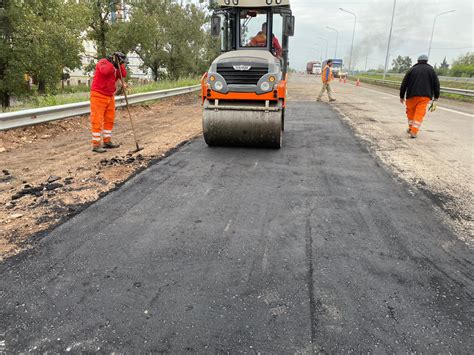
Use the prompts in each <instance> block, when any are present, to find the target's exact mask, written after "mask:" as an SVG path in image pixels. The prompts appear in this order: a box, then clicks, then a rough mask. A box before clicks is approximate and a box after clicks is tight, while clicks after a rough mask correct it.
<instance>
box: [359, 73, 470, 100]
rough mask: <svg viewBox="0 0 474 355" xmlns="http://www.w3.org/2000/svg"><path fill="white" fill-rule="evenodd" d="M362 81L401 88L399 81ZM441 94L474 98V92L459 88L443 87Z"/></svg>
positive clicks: (365, 78) (371, 79)
mask: <svg viewBox="0 0 474 355" xmlns="http://www.w3.org/2000/svg"><path fill="white" fill-rule="evenodd" d="M351 79H353V80H356V79H357V77H355V76H351ZM360 80H362V81H364V80H367V81H369V82H370V81H372V82H374V83H380V84H384V85H388V86H396V87H400V82H399V81H394V80H383V79H373V78H367V77H361V78H360ZM441 93H442V94H443V93H444V94H456V95H462V96H471V97H472V96H474V90H468V89H458V88H447V87H444V86H442V87H441Z"/></svg>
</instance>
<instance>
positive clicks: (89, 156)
mask: <svg viewBox="0 0 474 355" xmlns="http://www.w3.org/2000/svg"><path fill="white" fill-rule="evenodd" d="M132 115H133V116H134V118H135V126H136V129H137V135H138V137H139V142H140V145H141V146H142V147H144V149H143V150H142V151H140V152H138V153H135V154H131V153H130V151H131V150H132V149H134V148H135V146H134V141H133V137H132V135H131V131H130V123H129V121H128V117H127V116H126V111H124V110H122V109H119V110H118V112H117V120H116V125H115V128H114V132H113V134H114V136H113V140H114V141H116V142H119V143H121V144H122V146H121V147H120V148H118V149H113V150H110V151H108V152H107V153H104V154H94V153H92V152H91V150H90V143H89V142H90V133H89V117H88V116H83V117H76V118H71V119H67V120H63V121H57V122H52V123H47V124H42V125H37V126H32V127H28V128H23V129H15V130H10V131H5V132H0V161H1V163H0V260H2V259H3V258H5V257H9V256H12V255H15V254H17V253H18V252H19V251H21V250H23V249H25V248H28V247H30V246H31V245H33V244H34V243H35V242H36V241H37V240H39V239H40V238H41V237H42V235H43V234H44V231H46V230H48V229H49V228H51V227H52V226H54V225H57V224H58V223H60V222H61V221H63V220H64V219H66V218H68V217H70V216H72V215H74V214H76V213H78V212H79V211H81V210H82V209H83V208H85V207H86V206H87V205H88V204H90V203H91V202H94V201H96V200H97V199H98V198H99V197H100V196H102V195H104V194H105V193H107V192H108V191H110V190H112V189H114V188H116V187H117V186H119V185H120V184H121V183H123V182H124V181H125V180H127V179H128V178H129V177H130V176H131V175H132V174H134V173H136V172H138V171H140V170H142V169H144V168H145V167H147V166H148V165H150V164H151V163H153V162H154V161H157V160H158V159H160V158H162V157H164V156H166V154H167V152H170V151H172V150H173V148H175V147H176V146H178V145H180V144H181V143H182V142H184V141H187V140H190V139H192V138H194V137H196V136H198V135H199V134H201V131H202V128H201V108H200V105H199V104H198V98H197V95H196V94H190V95H185V96H178V97H175V98H169V99H166V100H163V101H161V102H159V103H156V104H153V105H151V106H146V105H145V106H134V107H132ZM42 232H43V233H42Z"/></svg>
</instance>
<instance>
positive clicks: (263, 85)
mask: <svg viewBox="0 0 474 355" xmlns="http://www.w3.org/2000/svg"><path fill="white" fill-rule="evenodd" d="M260 89H262V91H269V90H270V83H268V82H267V81H264V82H263V83H261V84H260Z"/></svg>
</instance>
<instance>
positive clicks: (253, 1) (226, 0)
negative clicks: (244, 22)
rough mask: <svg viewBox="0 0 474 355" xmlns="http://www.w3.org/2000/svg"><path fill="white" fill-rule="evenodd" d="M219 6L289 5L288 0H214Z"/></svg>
mask: <svg viewBox="0 0 474 355" xmlns="http://www.w3.org/2000/svg"><path fill="white" fill-rule="evenodd" d="M216 2H217V6H219V7H247V8H249V7H273V6H290V0H216Z"/></svg>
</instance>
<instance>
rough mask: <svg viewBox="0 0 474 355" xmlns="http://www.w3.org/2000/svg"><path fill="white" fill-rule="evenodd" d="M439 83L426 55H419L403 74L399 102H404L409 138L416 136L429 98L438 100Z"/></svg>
mask: <svg viewBox="0 0 474 355" xmlns="http://www.w3.org/2000/svg"><path fill="white" fill-rule="evenodd" d="M439 93H440V84H439V79H438V76H437V75H436V72H435V71H434V69H433V67H432V66H431V65H429V64H428V56H427V55H421V56H420V57H419V58H418V63H417V64H415V65H414V66H413V67H412V68H411V69H410V70H409V71H408V72H407V73H406V75H405V77H404V78H403V81H402V85H401V86H400V102H401V103H402V104H405V94H406V108H407V109H406V112H407V117H408V130H407V132H408V133H409V134H410V136H411V138H416V136H417V134H418V131H419V130H420V126H421V123H422V122H423V118H424V117H425V114H426V107H427V105H428V103H429V102H430V101H431V100H435V101H436V100H438V99H439Z"/></svg>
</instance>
